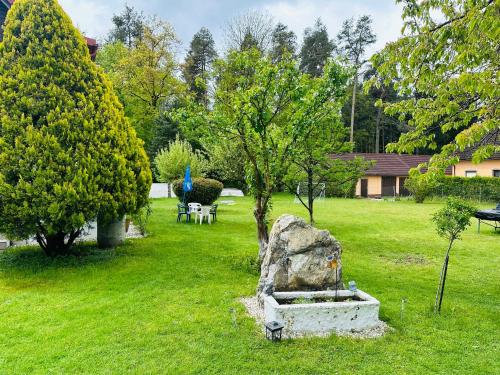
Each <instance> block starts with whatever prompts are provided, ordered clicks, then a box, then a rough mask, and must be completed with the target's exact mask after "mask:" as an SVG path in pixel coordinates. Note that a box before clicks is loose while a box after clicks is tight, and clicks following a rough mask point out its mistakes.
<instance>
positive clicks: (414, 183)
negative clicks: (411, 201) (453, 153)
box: [405, 171, 435, 203]
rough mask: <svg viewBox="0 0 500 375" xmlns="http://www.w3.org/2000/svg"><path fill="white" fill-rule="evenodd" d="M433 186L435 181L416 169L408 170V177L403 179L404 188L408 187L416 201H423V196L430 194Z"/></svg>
mask: <svg viewBox="0 0 500 375" xmlns="http://www.w3.org/2000/svg"><path fill="white" fill-rule="evenodd" d="M434 187H435V182H434V183H433V182H431V181H430V180H429V179H428V178H426V176H425V175H423V174H421V173H420V172H418V171H417V172H416V173H412V171H410V177H409V178H407V179H406V181H405V188H406V189H408V191H409V192H410V194H411V195H412V196H413V198H415V202H417V203H424V200H425V198H427V197H428V196H429V195H431V194H432V190H433V188H434Z"/></svg>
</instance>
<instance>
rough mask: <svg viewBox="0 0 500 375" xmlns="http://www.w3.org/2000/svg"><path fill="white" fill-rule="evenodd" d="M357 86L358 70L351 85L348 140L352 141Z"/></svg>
mask: <svg viewBox="0 0 500 375" xmlns="http://www.w3.org/2000/svg"><path fill="white" fill-rule="evenodd" d="M357 86H358V72H355V73H354V85H353V86H352V108H351V137H350V141H351V142H354V112H355V110H356V90H357Z"/></svg>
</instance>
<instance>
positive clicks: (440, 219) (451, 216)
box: [432, 197, 476, 312]
mask: <svg viewBox="0 0 500 375" xmlns="http://www.w3.org/2000/svg"><path fill="white" fill-rule="evenodd" d="M475 212H476V208H475V207H473V206H471V205H470V204H468V203H467V202H465V201H463V200H460V199H458V198H453V197H450V198H448V200H447V202H446V206H445V207H443V208H442V209H440V210H439V211H438V212H436V213H435V214H434V216H433V217H432V220H433V221H434V223H435V224H436V230H437V232H438V234H439V235H440V236H441V237H443V238H445V239H446V240H448V250H447V251H446V256H445V259H444V264H443V268H442V270H441V276H440V278H439V286H438V290H437V293H436V302H435V304H434V311H435V312H441V303H442V302H443V294H444V285H445V282H446V273H447V271H448V262H449V259H450V251H451V247H452V246H453V243H454V242H455V241H456V240H458V239H460V235H461V233H462V232H463V231H465V230H466V229H467V227H468V226H469V225H470V218H471V217H472V215H474V213H475Z"/></svg>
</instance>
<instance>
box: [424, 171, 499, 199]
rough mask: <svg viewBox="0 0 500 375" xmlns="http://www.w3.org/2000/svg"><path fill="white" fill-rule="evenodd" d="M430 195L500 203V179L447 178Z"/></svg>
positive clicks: (440, 180)
mask: <svg viewBox="0 0 500 375" xmlns="http://www.w3.org/2000/svg"><path fill="white" fill-rule="evenodd" d="M430 194H432V195H434V196H439V197H443V196H447V197H450V196H453V197H460V198H463V199H471V200H478V201H492V202H500V178H494V177H452V176H446V177H443V178H441V179H439V180H438V183H437V185H436V186H435V187H434V188H433V189H432V191H431V193H430Z"/></svg>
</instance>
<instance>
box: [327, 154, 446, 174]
mask: <svg viewBox="0 0 500 375" xmlns="http://www.w3.org/2000/svg"><path fill="white" fill-rule="evenodd" d="M355 157H362V158H364V159H365V160H368V161H370V160H372V161H374V162H375V166H373V167H372V168H370V169H369V170H367V171H366V173H365V174H366V175H367V176H408V173H409V171H410V169H411V168H415V167H417V166H418V165H419V164H422V163H427V162H428V161H429V160H430V158H431V157H430V155H399V154H370V153H350V154H338V155H331V158H332V159H341V160H353V159H354V158H355ZM446 173H447V174H451V168H450V169H449V170H447V171H446Z"/></svg>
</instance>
